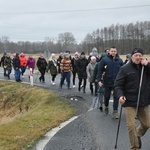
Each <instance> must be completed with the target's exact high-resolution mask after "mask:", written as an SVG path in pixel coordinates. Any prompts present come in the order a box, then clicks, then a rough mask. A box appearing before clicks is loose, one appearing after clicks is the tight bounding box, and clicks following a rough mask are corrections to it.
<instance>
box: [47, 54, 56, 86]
mask: <svg viewBox="0 0 150 150" xmlns="http://www.w3.org/2000/svg"><path fill="white" fill-rule="evenodd" d="M48 70H50V74H51V76H52V79H51V83H52V85H55V78H56V76H57V60H56V59H55V54H54V53H52V54H51V56H50V58H49V62H48V68H47V71H48Z"/></svg>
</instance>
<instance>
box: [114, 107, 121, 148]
mask: <svg viewBox="0 0 150 150" xmlns="http://www.w3.org/2000/svg"><path fill="white" fill-rule="evenodd" d="M121 115H122V106H121V108H120V116H119V122H118V129H117V136H116V143H115V149H116V148H117V142H118V135H119V129H120V122H121Z"/></svg>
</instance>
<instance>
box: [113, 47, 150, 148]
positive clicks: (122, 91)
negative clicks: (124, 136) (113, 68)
mask: <svg viewBox="0 0 150 150" xmlns="http://www.w3.org/2000/svg"><path fill="white" fill-rule="evenodd" d="M131 55H132V57H131V60H130V62H129V63H127V64H126V65H124V66H123V67H121V69H120V70H119V73H118V75H117V78H116V79H115V83H114V89H115V94H116V96H117V99H119V102H120V104H121V105H122V107H123V108H124V110H125V117H126V124H127V129H128V135H129V141H130V150H131V149H132V150H133V149H134V150H135V149H136V150H138V149H141V146H142V144H141V137H142V136H143V135H145V133H146V131H147V130H148V129H149V128H150V107H149V105H150V63H149V62H148V60H147V59H144V58H143V50H142V49H140V48H134V49H133V51H132V53H131ZM139 87H140V89H141V90H140V91H139ZM139 94H140V96H139ZM137 114H138V117H137V119H138V121H139V122H140V124H139V126H138V127H137V120H135V117H136V115H137ZM126 149H128V148H126Z"/></svg>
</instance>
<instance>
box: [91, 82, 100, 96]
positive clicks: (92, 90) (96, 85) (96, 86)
mask: <svg viewBox="0 0 150 150" xmlns="http://www.w3.org/2000/svg"><path fill="white" fill-rule="evenodd" d="M97 88H98V84H97V82H95V91H94V88H93V85H92V82H90V90H91V94H93V92H94V94H95V95H96V93H97Z"/></svg>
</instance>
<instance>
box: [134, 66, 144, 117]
mask: <svg viewBox="0 0 150 150" xmlns="http://www.w3.org/2000/svg"><path fill="white" fill-rule="evenodd" d="M143 72H144V66H142V71H141V77H140V85H139V92H138V99H137V106H136V113H135V119H137V118H138V109H139V102H140V95H141V86H142V80H143Z"/></svg>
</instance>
